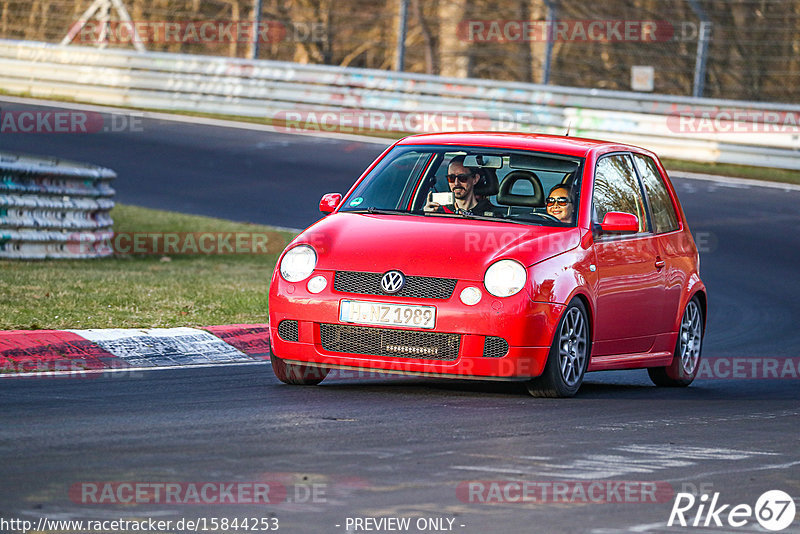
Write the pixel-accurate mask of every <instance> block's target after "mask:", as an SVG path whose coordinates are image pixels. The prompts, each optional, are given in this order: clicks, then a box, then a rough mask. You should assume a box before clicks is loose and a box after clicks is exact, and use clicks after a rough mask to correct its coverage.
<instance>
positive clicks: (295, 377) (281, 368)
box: [269, 343, 330, 386]
mask: <svg viewBox="0 0 800 534" xmlns="http://www.w3.org/2000/svg"><path fill="white" fill-rule="evenodd" d="M269 361H270V362H272V372H273V373H275V376H276V377H277V378H278V380H280V381H281V382H283V383H284V384H291V385H293V386H316V385H317V384H319V383H320V382H322V381H323V380H325V377H326V376H328V371H330V369H327V368H325V367H313V366H311V365H298V364H295V363H286V362H285V361H283V360H282V359H280V358H278V357H277V356H275V354H273V352H272V343H270V347H269Z"/></svg>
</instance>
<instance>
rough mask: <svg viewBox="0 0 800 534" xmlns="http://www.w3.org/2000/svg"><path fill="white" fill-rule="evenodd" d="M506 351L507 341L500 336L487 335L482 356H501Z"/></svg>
mask: <svg viewBox="0 0 800 534" xmlns="http://www.w3.org/2000/svg"><path fill="white" fill-rule="evenodd" d="M507 352H508V341H506V340H505V339H503V338H502V337H494V336H487V337H486V342H485V343H484V345H483V357H484V358H502V357H503V356H505V355H506V353H507Z"/></svg>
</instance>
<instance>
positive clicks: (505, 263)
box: [483, 260, 528, 297]
mask: <svg viewBox="0 0 800 534" xmlns="http://www.w3.org/2000/svg"><path fill="white" fill-rule="evenodd" d="M527 279H528V273H527V272H526V271H525V267H523V266H522V265H521V264H519V263H517V262H516V261H514V260H500V261H496V262H494V263H493V264H492V265H491V266H490V267H489V268H488V269H486V274H485V275H484V276H483V285H484V286H486V291H488V292H489V293H491V294H492V295H494V296H495V297H510V296H511V295H516V294H517V293H519V292H520V290H522V288H523V287H525V281H526V280H527Z"/></svg>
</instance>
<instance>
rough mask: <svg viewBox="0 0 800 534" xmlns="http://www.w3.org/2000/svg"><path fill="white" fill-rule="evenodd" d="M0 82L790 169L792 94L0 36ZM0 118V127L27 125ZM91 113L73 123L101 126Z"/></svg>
mask: <svg viewBox="0 0 800 534" xmlns="http://www.w3.org/2000/svg"><path fill="white" fill-rule="evenodd" d="M0 89H2V90H5V91H8V92H11V93H17V94H25V95H30V96H33V97H36V98H53V97H56V98H69V99H74V100H78V101H89V102H91V103H95V104H102V105H110V106H127V107H133V108H139V109H152V110H163V111H184V112H193V113H208V114H214V115H220V114H221V115H230V116H244V117H255V118H262V119H267V120H272V121H274V122H273V125H276V127H277V129H278V130H281V129H283V130H285V131H303V129H304V128H310V129H311V130H312V131H318V132H323V133H325V132H343V133H351V132H352V133H370V131H374V130H379V131H391V132H396V133H398V135H400V134H404V133H435V132H437V131H452V130H454V129H473V130H501V131H502V130H511V131H523V132H537V133H548V134H563V133H564V132H565V131H567V130H569V131H570V132H571V133H572V135H575V136H578V137H590V138H599V139H608V140H613V141H619V142H622V143H629V144H634V145H642V146H646V147H648V148H650V149H652V150H654V151H656V152H658V153H659V154H660V155H661V156H662V157H667V158H677V159H686V160H695V161H704V162H718V163H733V164H740V165H755V166H761V167H774V168H785V169H800V106H798V105H796V104H775V103H763V102H743V101H733V100H721V99H710V98H693V97H681V96H671V95H657V94H647V93H636V92H624V91H608V90H599V89H583V88H575V87H558V86H552V85H537V84H525V83H517V82H504V81H497V80H479V79H461V78H444V77H439V76H430V75H424V74H413V73H406V72H400V73H398V72H391V71H381V70H370V69H357V68H342V67H333V66H327V65H303V64H298V63H288V62H280V61H269V60H257V61H252V60H245V59H238V58H227V57H213V56H201V55H191V54H184V55H182V54H170V53H164V52H145V53H139V52H135V51H132V50H125V49H97V48H91V47H81V46H59V45H54V44H49V43H38V42H27V41H11V40H4V39H0ZM468 114H471V117H472V118H474V119H475V120H473V121H471V125H470V126H467V127H465V128H460V126H459V125H456V126H455V127H453V119H455V120H458V119H460V118H464V116H465V115H468ZM9 117H10V118H9V119H8V123H7V124H6V129H7V131H16V130H22V129H23V128H26V127H27V125H28V123H26V122H25V121H22V123H23V124H19V121H15V120H14V116H13V115H9ZM62 119H64V118H63V117H62ZM79 119H82V117H79ZM4 120H5V119H4ZM64 120H67V121H69V117H67V118H66V119H64ZM95 122H96V121H91V120H87V121H86V122H80V126H82V127H84V128H85V129H86V131H92V132H94V131H99V130H102V129H103V125H102V124H100V123H99V122H97V123H96V124H95ZM282 124H283V126H281V125H282ZM363 124H366V127H364V126H363ZM0 130H2V128H0Z"/></svg>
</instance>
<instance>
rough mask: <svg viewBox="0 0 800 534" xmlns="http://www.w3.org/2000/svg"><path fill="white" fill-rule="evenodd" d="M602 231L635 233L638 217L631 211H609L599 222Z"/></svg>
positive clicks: (637, 229) (637, 228)
mask: <svg viewBox="0 0 800 534" xmlns="http://www.w3.org/2000/svg"><path fill="white" fill-rule="evenodd" d="M600 229H601V230H602V231H603V233H614V234H635V233H636V232H638V231H639V218H638V217H636V215H634V214H632V213H623V212H621V211H609V212H608V213H606V216H605V217H603V222H602V223H601V224H600Z"/></svg>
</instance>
